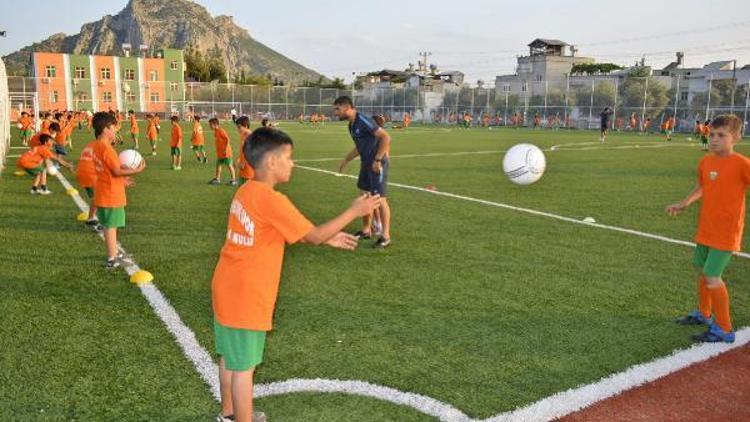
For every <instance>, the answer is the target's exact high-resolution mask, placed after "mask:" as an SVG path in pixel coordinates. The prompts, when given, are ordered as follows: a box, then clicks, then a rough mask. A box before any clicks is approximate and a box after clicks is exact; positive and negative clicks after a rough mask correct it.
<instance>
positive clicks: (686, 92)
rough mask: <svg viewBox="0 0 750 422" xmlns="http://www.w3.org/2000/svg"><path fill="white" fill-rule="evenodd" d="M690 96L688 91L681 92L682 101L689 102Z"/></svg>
mask: <svg viewBox="0 0 750 422" xmlns="http://www.w3.org/2000/svg"><path fill="white" fill-rule="evenodd" d="M688 94H690V93H689V92H688V91H682V92H680V100H682V101H687V100H688Z"/></svg>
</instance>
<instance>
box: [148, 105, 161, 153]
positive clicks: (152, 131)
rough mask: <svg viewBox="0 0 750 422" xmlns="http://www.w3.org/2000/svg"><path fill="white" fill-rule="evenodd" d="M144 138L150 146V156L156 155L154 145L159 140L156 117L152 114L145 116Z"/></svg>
mask: <svg viewBox="0 0 750 422" xmlns="http://www.w3.org/2000/svg"><path fill="white" fill-rule="evenodd" d="M146 122H147V124H148V125H147V126H146V138H147V139H148V142H149V143H150V144H151V155H152V156H155V155H156V143H157V142H158V140H159V132H158V131H157V130H156V116H154V115H153V114H147V115H146Z"/></svg>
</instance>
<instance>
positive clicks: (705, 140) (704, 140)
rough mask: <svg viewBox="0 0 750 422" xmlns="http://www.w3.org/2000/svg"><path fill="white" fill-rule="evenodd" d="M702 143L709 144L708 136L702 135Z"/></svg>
mask: <svg viewBox="0 0 750 422" xmlns="http://www.w3.org/2000/svg"><path fill="white" fill-rule="evenodd" d="M701 143H702V144H707V143H708V136H701Z"/></svg>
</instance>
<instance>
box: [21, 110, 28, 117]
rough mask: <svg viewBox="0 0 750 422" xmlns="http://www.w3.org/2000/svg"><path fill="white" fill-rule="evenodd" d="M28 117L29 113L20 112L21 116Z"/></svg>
mask: <svg viewBox="0 0 750 422" xmlns="http://www.w3.org/2000/svg"><path fill="white" fill-rule="evenodd" d="M28 115H29V113H27V112H25V111H22V112H21V116H28Z"/></svg>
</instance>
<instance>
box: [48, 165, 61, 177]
mask: <svg viewBox="0 0 750 422" xmlns="http://www.w3.org/2000/svg"><path fill="white" fill-rule="evenodd" d="M57 173H59V171H58V170H57V167H55V165H54V164H50V165H48V166H47V174H48V175H50V176H57Z"/></svg>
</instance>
